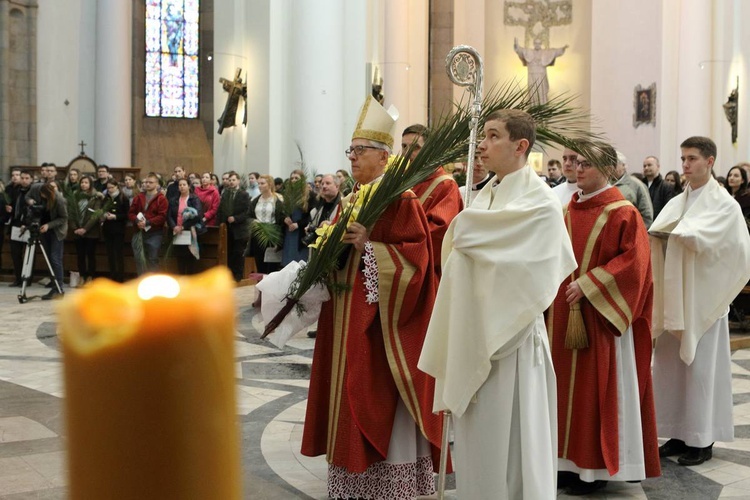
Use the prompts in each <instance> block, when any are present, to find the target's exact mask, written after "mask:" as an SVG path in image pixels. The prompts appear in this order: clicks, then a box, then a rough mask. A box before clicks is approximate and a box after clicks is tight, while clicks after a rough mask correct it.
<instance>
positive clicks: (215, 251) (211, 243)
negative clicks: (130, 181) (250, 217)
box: [2, 224, 255, 285]
mask: <svg viewBox="0 0 750 500" xmlns="http://www.w3.org/2000/svg"><path fill="white" fill-rule="evenodd" d="M166 231H167V229H166V228H165V238H164V244H163V246H162V250H161V252H160V254H159V255H160V256H163V255H164V253H165V251H166V249H167V246H166V244H167V241H168V238H167V237H166ZM132 236H133V227H132V226H128V227H126V228H125V243H124V245H123V255H124V257H125V278H126V279H130V278H135V277H136V267H135V258H134V257H133V250H132V247H131V245H130V240H131V238H132ZM9 241H10V238H9V237H8V236H7V235H6V238H5V244H4V245H3V249H2V269H3V274H4V277H5V279H6V280H12V268H13V261H12V259H11V256H10V244H9ZM198 244H199V246H200V255H201V258H200V259H199V260H198V263H197V266H196V270H197V271H205V270H206V269H208V268H210V267H214V266H226V265H227V228H226V225H225V224H221V225H220V226H218V227H209V228H208V231H206V232H205V233H204V234H202V235H200V237H199V238H198ZM108 268H109V261H108V259H107V250H106V248H105V246H104V241H103V240H101V239H100V240H99V241H98V242H97V244H96V275H97V276H108V275H109V270H108ZM63 269H64V271H65V281H68V280H69V278H70V271H76V270H78V258H77V254H76V247H75V242H74V240H73V237H72V236H71V234H70V233H69V234H68V238H66V239H65V248H64V250H63ZM161 270H162V271H164V272H167V273H176V272H177V261H176V259H175V258H174V257H170V258H168V259H166V260H165V259H163V257H162V262H161ZM254 270H255V262H254V261H253V259H252V258H247V259H245V272H244V273H243V276H247V275H248V274H249V273H250V272H254ZM48 275H49V271H48V270H47V266H46V264H45V262H44V258H43V256H42V252H41V251H37V253H36V255H35V258H34V276H35V277H42V276H48ZM252 284H255V281H252V280H249V279H245V280H243V281H242V282H240V285H252Z"/></svg>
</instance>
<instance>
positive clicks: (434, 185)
mask: <svg viewBox="0 0 750 500" xmlns="http://www.w3.org/2000/svg"><path fill="white" fill-rule="evenodd" d="M429 133H430V131H429V129H427V127H425V126H424V125H420V124H418V123H417V124H414V125H410V126H409V127H406V128H405V129H404V132H403V133H402V134H401V154H402V155H405V154H406V153H407V152H409V151H411V156H410V158H409V160H410V161H412V162H413V161H414V160H415V159H416V158H417V155H419V151H420V150H421V149H422V146H424V141H425V139H426V138H427V136H428V135H429ZM412 191H414V194H415V195H417V198H419V201H420V203H422V208H423V209H424V212H425V214H426V215H427V224H428V225H429V226H430V238H431V239H432V254H433V262H434V264H435V272H436V273H437V275H438V277H440V249H441V248H442V246H443V236H444V235H445V231H446V230H447V229H448V224H450V223H451V221H452V220H453V218H454V217H455V216H456V214H458V212H460V211H461V209H462V208H463V206H464V205H463V202H462V201H461V193H460V192H459V191H458V184H456V181H455V180H454V179H453V176H452V175H450V174H448V173H447V172H446V171H445V170H444V169H443V167H442V166H438V167H437V168H436V169H435V171H434V172H433V173H432V175H430V176H429V177H428V178H427V179H425V180H423V181H422V182H420V183H419V184H417V185H416V186H414V187H413V188H412Z"/></svg>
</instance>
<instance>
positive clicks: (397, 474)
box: [328, 457, 435, 500]
mask: <svg viewBox="0 0 750 500" xmlns="http://www.w3.org/2000/svg"><path fill="white" fill-rule="evenodd" d="M434 493H435V479H434V476H433V472H432V460H431V459H430V457H419V458H417V461H416V462H411V463H406V464H389V463H387V462H377V463H374V464H372V465H371V466H369V467H368V468H367V470H366V471H364V472H363V473H361V474H354V473H351V472H349V471H347V470H346V469H345V468H343V467H338V466H336V465H333V464H328V496H329V497H331V498H367V499H374V500H375V499H376V500H379V499H383V500H402V499H404V500H406V499H412V498H417V497H418V496H429V495H432V494H434Z"/></svg>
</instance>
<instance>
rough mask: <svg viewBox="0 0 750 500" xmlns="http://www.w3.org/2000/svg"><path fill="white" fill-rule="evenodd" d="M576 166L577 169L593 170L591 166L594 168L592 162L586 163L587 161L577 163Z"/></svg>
mask: <svg viewBox="0 0 750 500" xmlns="http://www.w3.org/2000/svg"><path fill="white" fill-rule="evenodd" d="M575 164H576V167H581V168H591V166H592V165H591V162H590V161H586V160H584V161H576V162H575Z"/></svg>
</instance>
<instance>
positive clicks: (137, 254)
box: [131, 231, 147, 269]
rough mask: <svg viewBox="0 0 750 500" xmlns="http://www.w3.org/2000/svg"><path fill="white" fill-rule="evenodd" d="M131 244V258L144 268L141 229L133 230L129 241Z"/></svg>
mask: <svg viewBox="0 0 750 500" xmlns="http://www.w3.org/2000/svg"><path fill="white" fill-rule="evenodd" d="M131 243H132V246H133V258H134V259H135V260H136V262H137V263H138V267H139V268H140V269H146V267H147V263H146V249H145V248H144V246H143V231H135V232H134V233H133V239H132V241H131Z"/></svg>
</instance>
